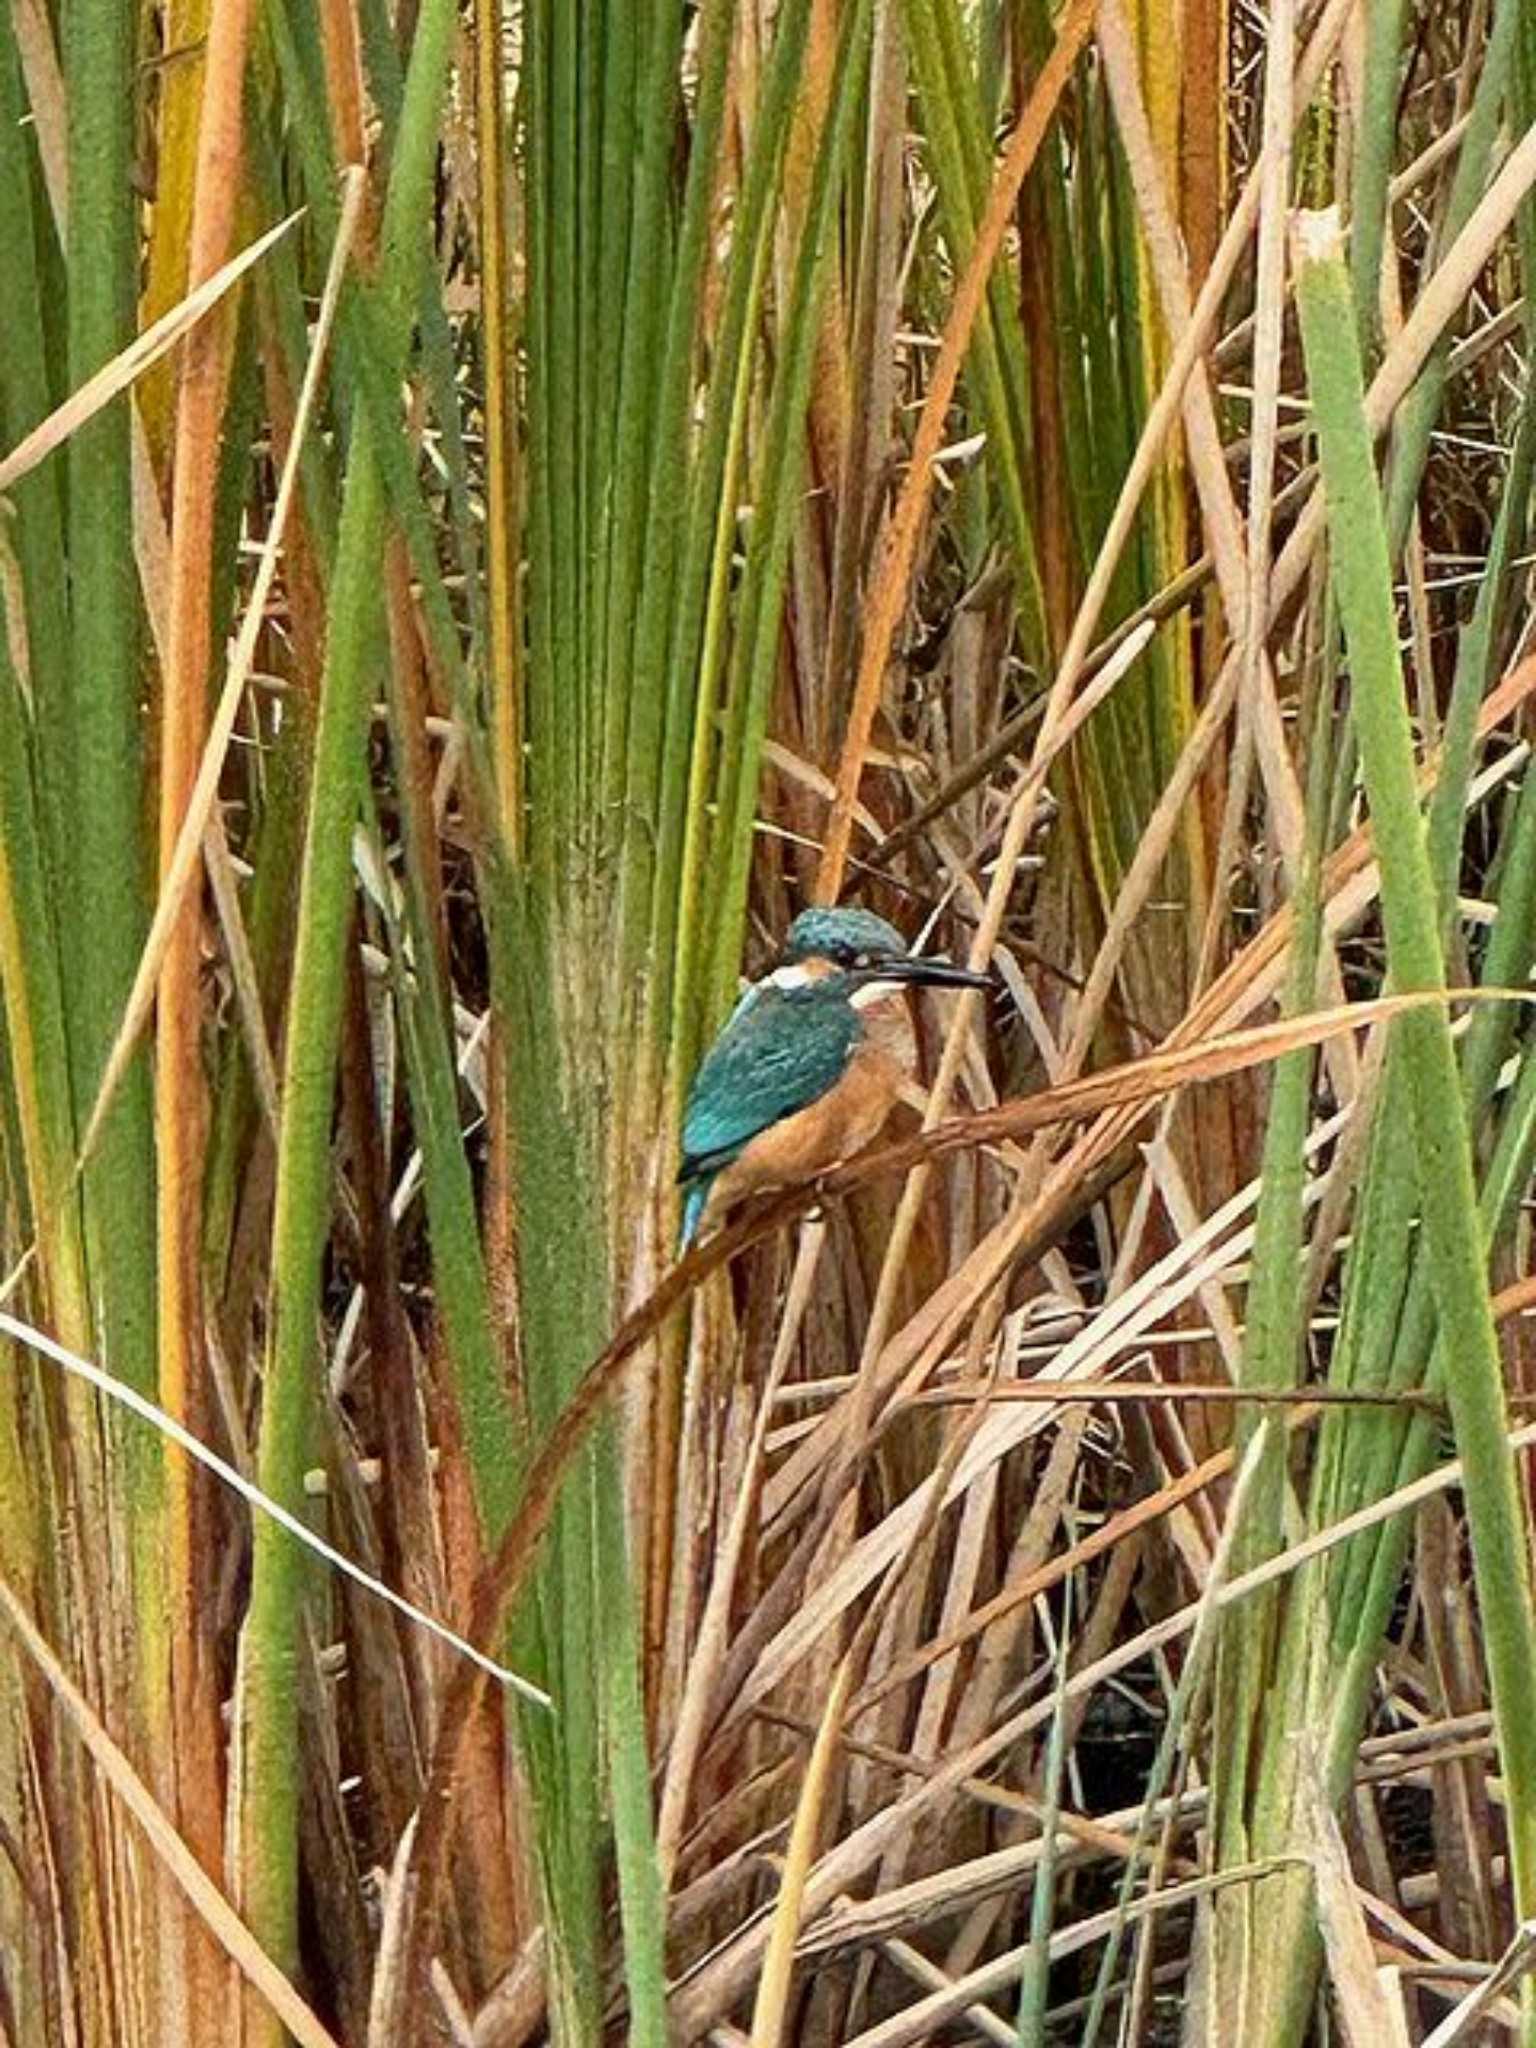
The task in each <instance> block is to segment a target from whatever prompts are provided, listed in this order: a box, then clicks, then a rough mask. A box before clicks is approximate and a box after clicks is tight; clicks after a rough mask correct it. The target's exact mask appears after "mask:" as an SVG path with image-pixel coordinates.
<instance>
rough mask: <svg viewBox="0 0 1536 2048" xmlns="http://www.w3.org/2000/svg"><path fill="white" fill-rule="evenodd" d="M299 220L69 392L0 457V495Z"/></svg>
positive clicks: (271, 233)
mask: <svg viewBox="0 0 1536 2048" xmlns="http://www.w3.org/2000/svg"><path fill="white" fill-rule="evenodd" d="M303 217H304V210H303V208H302V207H301V208H300V209H299V210H298V212H296V213H290V214H289V215H288V217H287V219H286V220H280V221H279V222H278V223H277V225H276V227H272V228H268V229H267V231H266V233H265V234H264V235H259V236H258V237H257V238H256V240H255V241H254V242H252V243H250V244H249V245H248V246H247V247H246V248H244V249H242V250H241V251H240V254H239V255H238V256H232V257H231V258H230V260H229V261H228V263H226V264H225V265H224V266H223V267H222V268H221V269H220V270H218V271H216V272H215V273H214V275H213V276H212V277H210V278H209V279H208V280H207V281H206V283H204V284H201V285H199V286H198V288H197V290H196V291H193V292H188V294H187V296H186V297H185V298H184V299H183V300H182V302H181V304H180V305H179V306H173V307H172V308H171V310H170V312H169V313H166V314H164V315H162V317H161V318H160V319H158V320H157V321H156V322H155V324H154V325H153V327H149V328H146V329H145V331H144V332H143V333H142V334H141V335H139V337H138V338H137V340H135V341H134V342H132V343H131V344H130V346H129V347H127V348H125V349H124V350H123V352H122V354H121V355H119V356H116V357H114V358H113V360H112V361H111V362H110V363H108V364H106V366H105V367H104V368H103V369H100V370H98V371H97V372H96V375H95V376H94V377H92V378H90V379H89V380H88V381H87V382H86V383H84V384H82V385H81V387H80V389H79V390H78V391H76V392H72V393H71V395H70V396H69V397H68V398H67V399H66V400H65V401H64V403H63V404H62V405H61V406H59V407H58V408H57V410H56V411H54V412H51V413H50V414H49V415H48V417H47V419H45V420H43V421H41V422H40V423H39V424H38V425H37V426H35V427H34V428H33V429H32V431H31V433H30V434H27V435H25V436H24V437H23V439H22V440H20V441H18V442H17V444H16V446H15V447H14V448H13V449H12V450H11V452H10V454H9V455H7V456H4V457H3V458H0V491H8V490H10V489H11V487H12V486H13V485H14V484H16V483H17V482H18V481H19V480H20V479H21V478H22V477H24V476H26V475H27V473H28V472H29V471H30V470H33V469H36V467H37V465H38V464H39V463H40V462H41V461H42V460H43V459H44V457H45V456H48V455H51V454H52V453H53V451H54V449H55V448H58V447H61V446H62V445H63V443H64V442H65V441H67V440H68V439H69V437H70V435H71V434H73V433H74V432H75V431H76V430H77V429H78V428H79V427H82V426H83V425H84V424H85V422H86V421H87V420H88V419H92V418H94V417H95V415H96V414H97V413H98V412H100V411H101V409H102V407H103V406H104V405H110V403H111V402H112V400H113V399H114V398H116V397H117V395H118V393H119V392H121V391H124V390H126V388H127V387H128V386H129V385H130V384H131V383H133V381H134V379H135V378H136V377H141V376H142V375H143V374H144V372H145V371H146V370H147V369H148V368H149V366H150V364H151V363H154V362H158V361H159V359H160V357H161V356H163V355H164V354H165V352H166V350H167V349H172V348H174V347H175V346H176V344H177V342H178V341H180V340H181V338H182V336H183V335H184V334H186V333H187V332H188V331H189V330H190V329H191V328H193V327H195V326H196V325H197V323H198V321H199V320H201V319H203V318H204V317H205V315H206V314H208V313H209V312H211V311H212V309H213V308H214V307H215V306H216V305H217V304H218V303H219V301H220V299H222V298H223V297H224V295H225V293H226V292H228V291H230V290H232V289H233V287H234V286H235V285H237V284H238V283H239V282H240V280H241V278H242V277H244V275H245V273H246V272H247V271H248V270H250V269H251V268H252V267H253V265H255V264H257V263H259V262H260V261H261V259H262V257H263V256H265V255H266V253H267V251H268V250H269V249H270V248H271V247H272V246H273V244H274V243H276V242H280V241H281V240H282V238H283V236H284V235H286V234H287V233H288V231H289V230H290V229H291V228H292V227H294V226H295V225H296V224H297V223H298V222H299V221H300V220H302V219H303Z"/></svg>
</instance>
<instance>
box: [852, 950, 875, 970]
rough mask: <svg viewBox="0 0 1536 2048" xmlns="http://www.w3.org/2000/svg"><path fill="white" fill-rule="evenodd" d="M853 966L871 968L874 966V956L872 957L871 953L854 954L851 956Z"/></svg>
mask: <svg viewBox="0 0 1536 2048" xmlns="http://www.w3.org/2000/svg"><path fill="white" fill-rule="evenodd" d="M853 964H854V966H855V967H873V966H874V964H875V956H874V955H873V953H855V954H854V956H853Z"/></svg>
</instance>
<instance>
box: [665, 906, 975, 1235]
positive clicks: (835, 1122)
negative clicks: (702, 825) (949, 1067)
mask: <svg viewBox="0 0 1536 2048" xmlns="http://www.w3.org/2000/svg"><path fill="white" fill-rule="evenodd" d="M991 985H992V984H991V977H990V976H989V975H986V974H975V973H972V972H971V970H970V969H969V968H965V967H954V966H952V965H951V964H950V963H949V961H947V960H921V959H917V958H915V957H914V956H913V955H912V954H910V953H909V952H908V951H907V946H906V941H905V940H904V939H903V938H902V936H901V933H900V932H898V931H897V930H896V928H895V926H894V925H890V924H887V923H886V921H885V919H884V918H883V917H876V916H875V915H874V913H873V912H872V911H868V910H853V909H844V910H827V909H814V910H803V911H802V912H801V913H800V915H799V916H798V917H797V918H796V919H795V921H794V923H793V924H792V925H791V926H790V928H789V931H788V934H787V935H786V937H785V940H784V950H783V952H782V954H781V955H780V957H779V961H778V964H777V965H776V966H775V967H774V969H773V971H772V972H771V973H770V974H767V975H765V976H764V978H763V979H762V980H761V981H759V982H755V983H754V984H753V986H752V987H751V988H749V989H748V990H747V992H746V994H745V995H744V996H743V997H742V998H741V1001H740V1002H739V1003H738V1004H737V1005H736V1008H735V1010H734V1011H733V1012H732V1013H731V1016H730V1019H729V1020H728V1022H727V1023H726V1026H725V1028H724V1030H723V1031H722V1032H721V1033H720V1036H719V1037H718V1038H717V1039H716V1040H715V1042H714V1044H713V1045H712V1046H711V1047H710V1049H709V1051H708V1052H707V1053H706V1054H705V1056H704V1060H703V1063H702V1065H701V1066H700V1068H699V1070H698V1073H697V1074H696V1075H695V1077H694V1082H693V1087H692V1089H691V1090H690V1091H689V1096H688V1107H687V1110H686V1112H685V1114H684V1117H683V1162H682V1165H681V1166H680V1168H679V1169H678V1175H677V1178H678V1184H679V1185H680V1186H681V1187H682V1188H683V1189H684V1190H685V1195H684V1207H683V1231H682V1245H683V1249H684V1250H686V1249H687V1247H688V1246H689V1245H690V1244H691V1243H692V1241H693V1239H694V1236H695V1235H696V1233H697V1231H698V1228H699V1225H700V1224H701V1223H702V1222H703V1220H704V1217H705V1213H706V1210H707V1211H708V1212H709V1213H710V1214H711V1216H720V1215H723V1214H724V1212H725V1210H726V1209H727V1208H729V1207H730V1205H731V1204H732V1203H733V1202H738V1201H740V1200H741V1198H742V1197H743V1196H744V1195H749V1194H752V1193H754V1192H755V1191H756V1190H758V1189H759V1188H767V1187H784V1186H790V1185H794V1184H796V1183H798V1182H803V1181H808V1180H814V1179H815V1177H816V1176H817V1174H819V1173H825V1172H826V1171H827V1169H828V1168H829V1167H832V1166H836V1165H837V1164H838V1162H839V1161H840V1160H844V1159H847V1158H849V1157H851V1155H852V1154H853V1153H855V1152H858V1151H860V1150H862V1148H863V1147H864V1146H865V1145H868V1144H869V1143H870V1142H871V1141H872V1140H873V1139H874V1138H875V1137H877V1136H878V1134H879V1132H880V1129H881V1126H882V1125H883V1124H884V1122H885V1120H886V1118H887V1117H888V1116H889V1115H890V1113H891V1110H892V1109H893V1108H894V1107H895V1104H896V1100H897V1097H898V1095H899V1094H900V1092H901V1085H902V1082H903V1081H904V1080H906V1079H907V1078H908V1077H909V1076H910V1075H911V1074H912V1072H913V1070H914V1068H915V1066H916V1060H917V1049H916V1045H915V1042H914V1039H913V1035H912V1019H911V1017H910V1016H909V1014H908V1011H907V991H908V989H910V988H912V987H914V986H916V987H931V988H990V987H991Z"/></svg>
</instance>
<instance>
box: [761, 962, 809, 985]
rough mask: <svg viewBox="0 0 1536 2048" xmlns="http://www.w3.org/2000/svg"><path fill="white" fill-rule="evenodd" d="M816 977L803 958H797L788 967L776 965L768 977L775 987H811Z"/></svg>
mask: <svg viewBox="0 0 1536 2048" xmlns="http://www.w3.org/2000/svg"><path fill="white" fill-rule="evenodd" d="M815 979H816V976H815V975H814V974H812V973H811V971H810V969H809V968H808V967H807V966H806V964H805V962H804V961H803V960H796V961H794V962H793V963H792V964H791V965H790V966H788V967H776V968H775V969H774V970H773V972H772V974H770V975H769V977H768V980H769V982H770V984H771V985H772V986H773V987H774V988H809V987H810V985H811V983H812V982H813V981H814V980H815Z"/></svg>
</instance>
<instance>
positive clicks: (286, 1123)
mask: <svg viewBox="0 0 1536 2048" xmlns="http://www.w3.org/2000/svg"><path fill="white" fill-rule="evenodd" d="M456 18H457V17H456V10H455V8H454V6H453V4H452V0H426V4H425V5H424V7H423V9H422V12H421V15H420V18H419V20H418V24H417V30H416V36H415V40H414V43H413V46H412V53H411V65H410V70H409V73H408V75H407V79H406V88H405V98H404V104H403V107H402V111H401V118H400V128H399V135H398V139H397V144H396V149H395V155H394V162H393V169H392V175H391V179H390V187H389V193H388V198H387V201H386V205H385V211H384V221H383V233H382V237H381V242H382V255H381V276H380V286H379V292H380V298H381V301H382V303H383V305H384V306H385V307H386V308H387V309H389V310H390V312H392V314H393V315H394V319H393V322H392V325H391V327H390V330H389V331H390V333H391V337H392V342H393V349H394V361H393V362H392V363H391V364H390V365H389V366H388V368H389V371H390V373H391V374H392V375H393V376H394V377H396V378H397V379H398V377H399V375H400V372H401V370H402V369H403V367H404V360H405V352H406V348H407V345H408V340H409V334H410V325H409V310H408V309H409V306H410V303H411V299H412V295H413V293H414V290H415V287H416V285H417V284H418V282H419V279H420V275H421V272H420V253H421V249H422V242H423V236H424V233H425V223H426V221H427V220H428V218H429V217H430V204H431V190H432V178H433V174H434V170H435V166H436V156H437V117H438V109H439V107H440V105H441V101H442V94H443V88H444V85H445V83H446V79H447V72H448V63H449V58H450V55H451V51H452V39H453V35H454V30H455V24H456ZM373 434H374V426H373V422H372V419H371V417H370V415H369V412H368V411H367V409H366V408H359V409H358V412H357V414H356V417H355V420H354V426H353V437H352V445H351V450H350V455H349V460H348V465H347V477H346V485H345V490H344V494H343V500H342V511H341V527H340V534H339V537H338V542H337V552H336V567H335V574H334V577H333V581H332V586H331V609H330V639H329V644H328V646H327V649H326V662H325V674H324V679H323V683H322V688H321V698H320V709H319V719H318V726H317V731H316V736H315V757H314V775H313V780H312V783H311V789H310V802H309V816H308V822H307V826H306V832H305V840H304V856H303V865H302V869H301V873H300V879H299V916H298V930H297V937H296V942H295V950H294V962H293V975H292V982H291V996H290V1002H289V1017H288V1031H287V1038H286V1042H285V1047H284V1062H283V1095H282V1102H283V1122H282V1130H281V1134H280V1138H279V1144H278V1170H277V1190H276V1206H275V1211H274V1218H273V1251H272V1289H271V1301H270V1305H269V1318H268V1331H269V1334H268V1342H267V1357H266V1367H265V1372H264V1376H263V1386H262V1419H261V1437H260V1443H259V1447H258V1459H257V1467H258V1478H259V1481H260V1484H261V1485H262V1487H263V1488H264V1490H265V1491H266V1492H268V1493H270V1494H271V1495H272V1496H273V1497H274V1498H275V1499H277V1500H279V1501H282V1502H284V1503H285V1504H287V1505H289V1506H297V1505H298V1504H300V1503H301V1502H302V1499H303V1487H302V1481H303V1472H304V1467H305V1464H306V1462H307V1458H308V1455H309V1451H310V1447H311V1445H312V1443H313V1441H314V1431H315V1422H316V1405H315V1403H316V1387H317V1384H318V1378H319V1374H318V1359H317V1356H316V1343H315V1335H316V1329H317V1327H318V1321H319V1311H320V1283H321V1263H322V1258H323V1254H324V1247H325V1240H326V1237H327V1235H328V1233H329V1227H330V1190H331V1164H330V1161H331V1147H330V1140H331V1121H332V1106H333V1099H334V1092H335V1072H336V1057H337V1050H338V1046H339V1042H340V1032H341V1010H342V1001H343V993H344V988H345V976H344V975H343V973H342V971H341V967H342V954H343V948H344V945H345V941H346V934H347V929H348V925H349V921H350V918H351V914H352V891H351V873H352V835H353V829H354V827H355V825H356V823H357V819H358V814H359V810H360V806H361V803H362V798H363V795H364V792H365V789H366V772H367V753H366V737H367V722H368V711H369V704H370V701H371V695H372V689H373V684H374V678H375V676H376V674H377V668H378V661H379V658H380V654H381V647H382V624H383V620H382V612H381V581H380V577H379V560H380V556H381V554H382V551H383V546H384V539H385V531H386V497H385V490H384V481H383V474H382V470H381V466H380V463H379V461H378V458H377V455H376V452H375V448H374V445H373ZM305 1580H306V1572H305V1567H304V1564H303V1561H302V1560H301V1558H300V1557H299V1555H298V1553H297V1551H296V1550H295V1547H294V1545H293V1544H292V1542H291V1540H290V1539H289V1538H288V1537H287V1536H286V1535H284V1534H283V1533H282V1532H281V1531H279V1530H277V1529H275V1528H274V1527H273V1526H271V1525H270V1524H268V1523H267V1522H266V1521H265V1520H264V1519H259V1520H258V1522H257V1525H256V1527H255V1530H254V1532H253V1555H252V1576H251V1599H250V1606H249V1609H248V1612H247V1615H246V1621H245V1628H244V1632H243V1634H242V1638H241V1668H240V1684H239V1706H238V1741H239V1745H240V1772H239V1780H240V1812H239V1816H238V1846H237V1855H238V1859H239V1871H240V1895H241V1904H242V1908H243V1910H244V1913H245V1915H246V1917H247V1920H248V1922H249V1924H250V1926H251V1928H252V1930H253V1932H255V1933H256V1935H257V1937H258V1939H259V1940H261V1941H262V1942H263V1944H264V1945H265V1946H266V1948H267V1951H268V1953H269V1954H270V1955H272V1956H273V1957H274V1958H275V1959H276V1960H277V1961H278V1962H279V1963H280V1964H281V1965H282V1966H283V1967H284V1968H287V1969H290V1970H291V1969H292V1968H293V1967H294V1965H295V1963H296V1961H297V1905H298V1818H299V1782H298V1774H297V1772H296V1770H295V1758H296V1756H297V1754H298V1696H299V1690H298V1659H299V1657H300V1655H301V1654H302V1650H301V1632H300V1608H301V1602H302V1597H303V1593H304V1590H305ZM248 2028H249V2029H254V2030H255V2038H258V2039H261V2038H264V2039H269V2040H270V2039H274V2038H275V2035H274V2023H273V2022H272V2020H271V2017H270V2015H268V2014H266V2013H265V2012H264V2011H256V2010H252V2011H251V2013H250V2014H249V2016H248Z"/></svg>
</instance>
